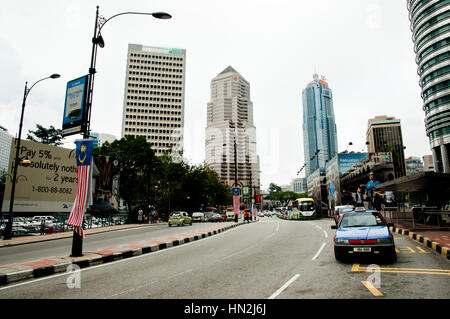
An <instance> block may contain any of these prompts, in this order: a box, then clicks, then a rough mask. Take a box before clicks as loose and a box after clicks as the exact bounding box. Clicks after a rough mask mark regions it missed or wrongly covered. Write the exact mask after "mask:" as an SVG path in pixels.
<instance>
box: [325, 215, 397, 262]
mask: <svg viewBox="0 0 450 319" xmlns="http://www.w3.org/2000/svg"><path fill="white" fill-rule="evenodd" d="M390 226H393V224H387V223H386V221H385V220H384V218H383V216H381V214H380V213H379V212H377V211H376V210H354V211H351V212H346V213H344V214H343V215H342V216H341V218H340V219H339V223H338V225H333V226H331V228H332V229H336V234H335V236H334V255H335V257H336V260H338V261H344V260H345V259H346V257H351V256H355V257H356V256H369V255H373V256H380V257H383V258H385V259H386V260H387V261H388V262H395V261H396V260H397V254H396V251H395V243H394V236H393V234H392V232H391V231H390V229H389V227H390Z"/></svg>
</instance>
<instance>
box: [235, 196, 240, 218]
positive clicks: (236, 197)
mask: <svg viewBox="0 0 450 319" xmlns="http://www.w3.org/2000/svg"><path fill="white" fill-rule="evenodd" d="M233 211H234V215H239V213H240V212H239V195H238V196H236V195H234V196H233Z"/></svg>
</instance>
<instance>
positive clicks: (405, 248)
mask: <svg viewBox="0 0 450 319" xmlns="http://www.w3.org/2000/svg"><path fill="white" fill-rule="evenodd" d="M395 251H396V252H398V253H399V252H400V251H405V252H408V253H410V254H415V253H416V251H415V250H414V249H413V248H411V247H409V246H400V247H398V249H397V248H395Z"/></svg>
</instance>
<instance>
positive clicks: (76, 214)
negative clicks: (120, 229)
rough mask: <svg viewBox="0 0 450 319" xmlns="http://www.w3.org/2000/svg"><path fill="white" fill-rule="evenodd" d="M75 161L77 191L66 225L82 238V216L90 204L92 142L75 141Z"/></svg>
mask: <svg viewBox="0 0 450 319" xmlns="http://www.w3.org/2000/svg"><path fill="white" fill-rule="evenodd" d="M75 144H76V159H77V191H76V194H75V202H74V204H73V208H72V212H71V213H70V216H69V221H68V222H67V224H68V225H71V226H73V227H74V231H75V232H76V233H77V234H79V235H80V236H81V237H83V238H84V232H83V227H82V224H83V215H84V211H85V210H86V208H87V207H88V205H89V204H91V202H92V198H91V197H92V190H91V186H92V160H93V158H92V147H93V140H81V141H76V142H75Z"/></svg>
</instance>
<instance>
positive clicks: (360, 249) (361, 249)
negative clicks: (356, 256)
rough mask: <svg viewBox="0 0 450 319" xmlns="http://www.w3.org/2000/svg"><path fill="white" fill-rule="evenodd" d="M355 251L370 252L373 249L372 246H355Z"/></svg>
mask: <svg viewBox="0 0 450 319" xmlns="http://www.w3.org/2000/svg"><path fill="white" fill-rule="evenodd" d="M353 251H354V252H357V253H370V252H371V251H372V249H371V248H370V247H354V248H353Z"/></svg>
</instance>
